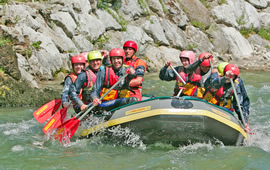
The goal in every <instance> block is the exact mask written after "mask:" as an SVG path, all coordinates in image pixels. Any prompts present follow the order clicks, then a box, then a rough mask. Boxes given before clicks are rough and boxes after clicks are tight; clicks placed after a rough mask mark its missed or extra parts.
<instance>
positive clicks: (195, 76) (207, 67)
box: [183, 52, 217, 98]
mask: <svg viewBox="0 0 270 170" xmlns="http://www.w3.org/2000/svg"><path fill="white" fill-rule="evenodd" d="M212 62H213V56H212V54H211V53H208V52H204V53H201V54H200V56H199V59H198V61H196V62H194V63H193V64H191V65H189V66H188V67H187V72H188V73H192V75H191V76H189V79H188V81H187V84H188V86H189V88H188V89H189V91H190V93H191V95H193V96H197V97H199V98H203V94H204V92H205V88H204V83H205V81H206V79H207V78H208V77H210V75H211V74H212V72H213V73H214V72H217V70H216V69H214V70H213V69H212V68H211V63H212ZM183 93H184V91H183Z"/></svg>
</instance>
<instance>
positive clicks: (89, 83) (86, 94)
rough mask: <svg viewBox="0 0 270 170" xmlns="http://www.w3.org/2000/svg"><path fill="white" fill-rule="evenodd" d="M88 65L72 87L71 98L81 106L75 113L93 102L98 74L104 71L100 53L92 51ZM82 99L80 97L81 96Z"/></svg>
mask: <svg viewBox="0 0 270 170" xmlns="http://www.w3.org/2000/svg"><path fill="white" fill-rule="evenodd" d="M88 63H89V65H88V66H87V67H86V68H85V69H84V70H83V71H82V72H81V73H80V74H79V75H78V77H77V79H76V80H75V82H74V84H73V85H71V88H70V90H69V96H70V99H71V100H72V102H73V103H74V104H75V105H77V106H79V108H76V109H75V111H76V112H79V111H80V110H85V109H86V108H87V104H89V103H90V102H91V98H90V95H91V93H92V88H93V86H94V84H95V82H96V79H97V73H98V72H99V71H100V70H101V69H104V67H103V66H102V65H101V63H102V55H101V52H99V51H91V52H89V53H88ZM80 93H81V94H82V97H79V94H80Z"/></svg>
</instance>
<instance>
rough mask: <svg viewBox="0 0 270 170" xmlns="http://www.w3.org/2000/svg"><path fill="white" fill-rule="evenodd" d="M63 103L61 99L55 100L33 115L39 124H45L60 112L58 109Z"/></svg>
mask: <svg viewBox="0 0 270 170" xmlns="http://www.w3.org/2000/svg"><path fill="white" fill-rule="evenodd" d="M61 102H62V100H61V99H55V100H52V101H50V102H48V103H46V104H44V105H43V106H41V107H40V108H38V109H37V110H36V111H35V112H34V113H33V116H34V118H35V119H36V120H37V121H38V122H39V123H44V122H45V121H46V120H47V119H49V118H50V117H51V116H52V115H53V114H54V113H55V112H56V110H58V108H59V107H60V106H61Z"/></svg>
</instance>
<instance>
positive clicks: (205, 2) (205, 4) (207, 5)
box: [200, 0, 210, 9]
mask: <svg viewBox="0 0 270 170" xmlns="http://www.w3.org/2000/svg"><path fill="white" fill-rule="evenodd" d="M200 1H201V3H202V4H203V5H204V6H205V7H206V8H207V9H210V5H209V4H208V3H207V0H200Z"/></svg>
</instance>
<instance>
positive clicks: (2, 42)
mask: <svg viewBox="0 0 270 170" xmlns="http://www.w3.org/2000/svg"><path fill="white" fill-rule="evenodd" d="M10 43H11V40H10V39H7V38H3V37H1V38H0V47H5V46H6V45H8V44H10Z"/></svg>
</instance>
